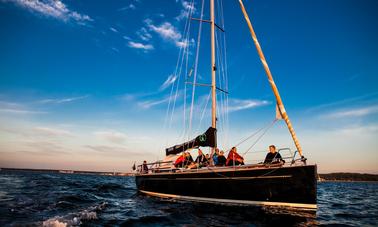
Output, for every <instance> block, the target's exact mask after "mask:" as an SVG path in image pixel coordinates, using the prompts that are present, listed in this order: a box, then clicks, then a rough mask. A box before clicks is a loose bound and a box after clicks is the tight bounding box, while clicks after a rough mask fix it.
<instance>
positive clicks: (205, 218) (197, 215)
mask: <svg viewBox="0 0 378 227" xmlns="http://www.w3.org/2000/svg"><path fill="white" fill-rule="evenodd" d="M133 199H135V200H136V201H137V204H140V208H141V210H140V212H141V213H140V214H143V215H141V216H140V217H139V218H132V219H129V220H127V221H125V222H124V223H122V225H125V226H126V225H127V226H130V225H151V226H155V225H158V226H166V225H168V226H169V225H183V226H230V225H238V226H240V225H242V226H308V225H317V224H318V223H317V221H316V213H315V212H313V211H305V210H298V209H288V208H283V207H258V206H230V205H225V204H220V203H217V204H216V203H212V204H208V203H197V202H189V201H178V200H173V199H163V198H156V197H150V196H146V195H143V194H140V193H136V194H135V195H134V196H133Z"/></svg>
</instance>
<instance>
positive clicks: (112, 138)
mask: <svg viewBox="0 0 378 227" xmlns="http://www.w3.org/2000/svg"><path fill="white" fill-rule="evenodd" d="M94 134H95V135H96V136H97V137H98V138H100V139H104V140H107V141H109V142H112V143H118V144H122V143H124V142H125V141H126V140H127V138H128V137H127V136H126V135H125V134H124V133H122V132H117V131H110V130H109V131H98V132H94Z"/></svg>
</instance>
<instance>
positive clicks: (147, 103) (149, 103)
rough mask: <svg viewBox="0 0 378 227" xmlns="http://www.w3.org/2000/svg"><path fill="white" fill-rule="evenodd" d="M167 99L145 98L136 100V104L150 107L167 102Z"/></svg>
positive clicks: (144, 107)
mask: <svg viewBox="0 0 378 227" xmlns="http://www.w3.org/2000/svg"><path fill="white" fill-rule="evenodd" d="M168 101H169V97H168V98H164V99H160V100H145V101H140V102H138V106H140V107H142V108H143V109H150V108H151V107H154V106H157V105H161V104H163V103H167V102H168Z"/></svg>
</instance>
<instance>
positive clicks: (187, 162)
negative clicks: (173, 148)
mask: <svg viewBox="0 0 378 227" xmlns="http://www.w3.org/2000/svg"><path fill="white" fill-rule="evenodd" d="M192 163H193V158H192V155H190V153H189V151H187V152H185V161H184V167H188V166H189V165H190V164H192Z"/></svg>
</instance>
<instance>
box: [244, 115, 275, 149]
mask: <svg viewBox="0 0 378 227" xmlns="http://www.w3.org/2000/svg"><path fill="white" fill-rule="evenodd" d="M276 122H277V119H274V121H273V122H272V123H271V124H270V125H269V127H267V128H266V129H265V131H264V132H263V133H262V134H261V135H260V136H259V137H258V138H257V140H256V141H255V142H254V143H253V144H252V145H251V146H250V147H249V148H248V149H247V151H246V152H244V153H243V155H242V156H245V155H246V154H247V153H248V152H249V150H251V149H252V147H254V146H255V145H256V144H257V142H258V141H259V140H260V139H261V138H262V137H263V136H264V135H265V134H266V133H267V132H268V130H269V129H270V128H272V126H273V125H274V123H276Z"/></svg>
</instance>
